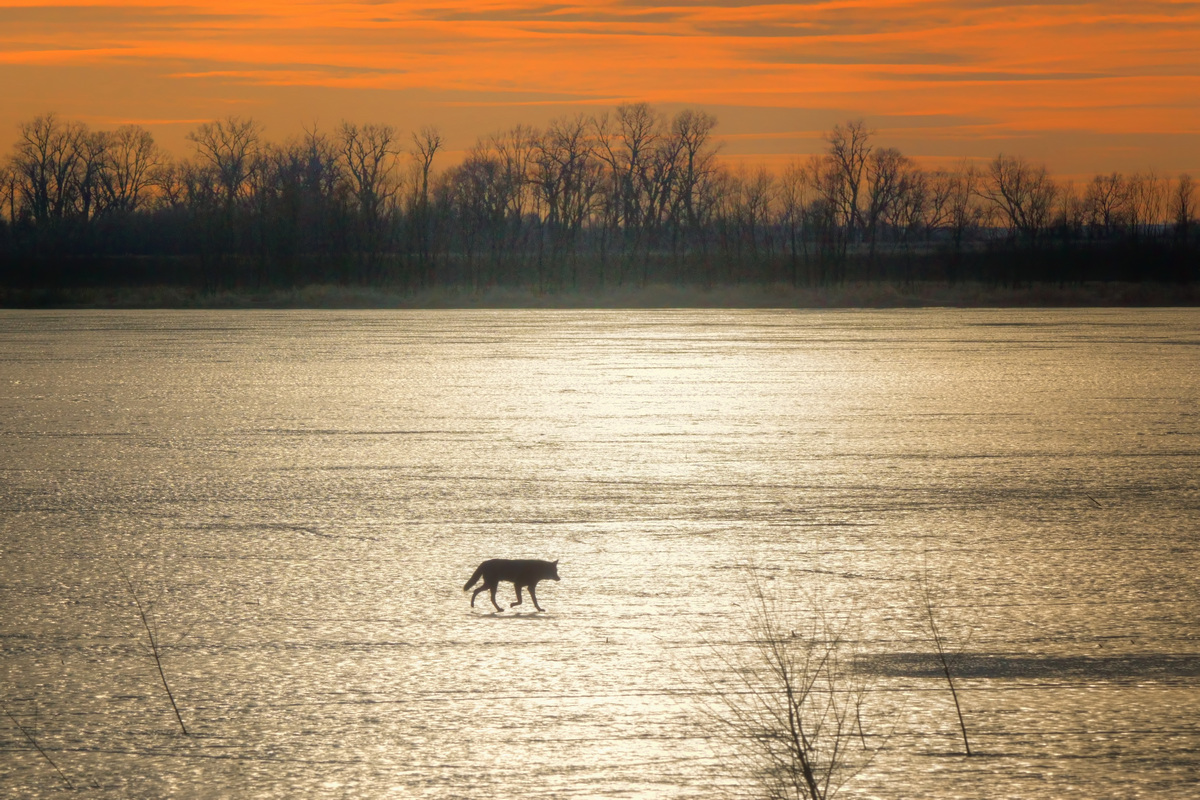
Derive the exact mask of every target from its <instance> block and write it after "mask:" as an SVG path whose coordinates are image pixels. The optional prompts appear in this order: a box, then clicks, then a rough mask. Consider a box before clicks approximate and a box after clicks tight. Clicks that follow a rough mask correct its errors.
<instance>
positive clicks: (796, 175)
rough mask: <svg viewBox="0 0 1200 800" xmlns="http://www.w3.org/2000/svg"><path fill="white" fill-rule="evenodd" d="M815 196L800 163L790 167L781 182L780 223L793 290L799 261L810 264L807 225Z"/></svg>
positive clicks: (797, 283)
mask: <svg viewBox="0 0 1200 800" xmlns="http://www.w3.org/2000/svg"><path fill="white" fill-rule="evenodd" d="M811 203H812V194H811V187H810V183H809V181H807V180H805V168H804V165H803V164H800V163H799V162H792V163H790V164H788V165H787V166H786V167H785V168H784V170H783V174H782V175H781V176H780V179H779V222H780V226H781V228H782V229H783V232H784V236H785V241H786V245H787V252H788V260H789V264H790V272H791V281H792V286H798V285H799V284H800V258H801V253H803V258H804V260H805V262H806V265H807V261H808V245H807V241H806V236H805V233H806V232H805V230H804V228H805V223H806V222H807V219H808V214H809V210H810V205H811Z"/></svg>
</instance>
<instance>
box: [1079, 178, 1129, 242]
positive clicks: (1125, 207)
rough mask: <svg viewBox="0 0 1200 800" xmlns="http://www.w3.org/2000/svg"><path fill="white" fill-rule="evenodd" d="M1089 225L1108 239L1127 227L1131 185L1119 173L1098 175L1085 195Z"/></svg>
mask: <svg viewBox="0 0 1200 800" xmlns="http://www.w3.org/2000/svg"><path fill="white" fill-rule="evenodd" d="M1084 205H1085V207H1086V208H1087V214H1088V223H1089V224H1090V225H1091V227H1092V229H1093V230H1094V231H1098V232H1099V234H1100V236H1101V237H1103V238H1105V239H1107V238H1108V237H1109V236H1111V235H1112V234H1113V233H1114V232H1115V231H1117V230H1119V229H1120V228H1121V227H1122V226H1124V225H1125V223H1126V220H1127V219H1128V213H1129V185H1128V182H1127V181H1126V180H1125V176H1124V175H1122V174H1121V173H1119V172H1113V173H1111V174H1109V175H1097V176H1096V177H1094V178H1092V182H1091V183H1089V184H1088V187H1087V192H1086V194H1085V195H1084Z"/></svg>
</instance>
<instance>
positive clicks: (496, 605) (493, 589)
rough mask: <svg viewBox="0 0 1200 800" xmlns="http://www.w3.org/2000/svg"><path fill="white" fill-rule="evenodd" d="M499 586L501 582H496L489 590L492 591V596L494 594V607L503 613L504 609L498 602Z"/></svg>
mask: <svg viewBox="0 0 1200 800" xmlns="http://www.w3.org/2000/svg"><path fill="white" fill-rule="evenodd" d="M499 585H500V581H496V582H495V583H493V584H492V585H491V586H489V587H488V588H489V589H491V594H492V605H494V606H495V607H496V610H497V611H503V610H504V609H503V608H501V607H500V604H499V603H497V602H496V587H498V586H499Z"/></svg>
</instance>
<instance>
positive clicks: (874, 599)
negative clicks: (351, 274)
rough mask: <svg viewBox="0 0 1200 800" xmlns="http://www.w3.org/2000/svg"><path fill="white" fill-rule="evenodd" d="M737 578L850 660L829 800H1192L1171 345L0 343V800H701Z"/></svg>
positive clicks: (806, 317)
mask: <svg viewBox="0 0 1200 800" xmlns="http://www.w3.org/2000/svg"><path fill="white" fill-rule="evenodd" d="M492 557H512V558H545V559H559V560H560V566H559V571H560V574H561V576H562V581H561V582H560V583H552V582H551V583H543V584H541V585H540V586H539V592H538V599H539V601H540V602H541V604H542V605H543V606H544V607H545V608H546V609H547V611H546V613H544V614H537V613H532V606H531V605H530V604H529V601H528V600H526V605H525V606H523V607H522V609H525V610H527V611H528V612H529V613H520V614H514V613H513V612H511V611H505V612H504V613H503V614H495V613H492V609H491V607H490V604H488V603H486V595H481V596H480V598H479V599H480V601H485V602H477V603H476V606H477V607H476V608H475V609H472V608H470V606H469V595H468V594H464V593H463V591H462V584H463V582H464V581H465V580H466V579H467V577H468V576H469V575H470V574H471V572H472V570H473V569H474V568H475V566H476V565H477V564H478V563H479V562H480V561H482V560H483V559H485V558H492ZM749 567H753V568H754V574H757V575H759V576H760V578H759V580H760V581H762V584H763V585H765V586H766V587H768V589H769V591H770V592H771V593H773V595H774V596H779V597H783V598H801V599H803V602H804V603H806V604H808V605H807V607H813V606H819V607H820V610H822V611H825V612H827V613H831V614H834V615H852V617H853V619H854V620H856V621H857V627H856V628H855V631H856V635H855V641H856V646H857V647H859V648H860V649H861V651H862V652H863V653H864V654H865V655H866V656H867V658H865V660H864V663H865V664H866V665H867V667H866V670H867V671H868V672H869V673H870V691H869V692H868V695H867V707H868V712H869V713H868V714H867V728H868V731H867V733H868V734H869V735H871V736H872V737H873V738H872V742H874V743H875V744H876V745H878V746H881V747H882V749H881V751H880V753H879V755H878V756H877V757H876V758H875V760H874V761H873V762H871V764H870V765H869V767H868V768H867V769H866V770H864V771H863V772H862V773H861V774H859V775H858V776H857V777H856V778H855V779H854V780H853V781H851V782H850V783H849V784H848V785H847V786H846V787H845V788H844V789H843V792H842V794H841V795H840V796H843V797H873V798H875V797H877V798H898V799H899V798H912V797H923V798H981V799H982V798H987V799H988V800H994V799H995V798H1029V797H1047V798H1051V797H1053V798H1059V797H1080V798H1132V797H1139V798H1179V797H1184V796H1187V795H1188V793H1189V792H1190V791H1194V788H1195V785H1196V783H1197V782H1198V781H1200V638H1198V637H1200V312H1197V311H1196V310H1100V311H1088V310H1068V311H1061V310H1054V311H986V310H984V311H954V310H918V311H862V312H854V311H836V312H791V311H789V312H771V311H732V312H725V311H711V310H705V311H511V310H509V311H430V312H340V311H327V312H299V311H287V312H179V311H172V312H90V311H89V312H83V311H80V312H18V311H0V700H3V703H4V710H5V715H3V716H0V794H3V795H4V796H5V797H8V796H12V797H55V796H59V795H60V794H61V793H62V790H63V789H64V788H65V782H64V779H63V777H60V776H59V775H58V774H57V773H56V771H55V769H54V768H53V767H52V766H51V765H50V763H49V760H53V762H54V763H55V764H57V766H58V768H59V769H61V770H62V773H63V775H65V776H66V779H68V780H70V781H71V782H72V783H73V784H74V785H75V786H76V787H84V788H87V789H88V790H89V793H90V794H92V795H94V796H107V797H122V798H125V797H162V796H178V797H228V796H254V797H263V798H271V797H278V798H291V797H348V796H361V797H384V796H395V797H430V798H447V797H461V798H479V797H489V796H514V797H524V798H551V797H572V796H574V797H588V798H592V797H595V798H631V797H688V798H716V797H719V796H721V789H722V787H725V786H728V784H729V782H730V781H733V780H736V778H735V777H733V776H731V775H730V774H729V772H728V770H727V769H726V767H727V766H728V764H729V759H728V758H727V757H726V755H725V751H724V750H723V746H722V744H721V742H720V740H719V739H718V738H716V737H715V736H714V734H715V733H716V731H714V729H713V728H714V726H713V724H712V723H711V721H710V720H707V719H706V718H705V717H704V716H703V715H702V714H701V713H700V712H699V708H698V707H699V706H700V705H703V703H704V702H705V698H706V696H707V695H709V694H710V692H711V690H710V683H709V681H708V680H706V679H705V678H704V677H703V674H702V673H703V672H704V671H705V670H718V671H719V669H720V668H721V667H720V664H721V657H722V654H723V653H724V652H726V651H728V650H731V649H737V648H738V647H739V646H740V645H739V643H741V642H745V641H746V640H747V638H748V637H749V636H750V633H749V632H748V627H747V616H746V608H747V602H746V598H747V583H748V577H747V576H748V575H749V574H750V573H751V570H749V569H748V568H749ZM921 576H926V577H928V579H929V583H930V585H931V586H933V587H934V588H935V589H936V597H937V605H938V613H939V614H940V615H941V618H942V620H943V621H944V628H945V630H946V632H947V633H948V635H949V637H950V641H951V644H953V645H954V646H955V647H956V648H958V649H962V650H963V651H964V652H963V657H962V659H961V661H960V662H958V664H957V667H956V669H957V671H958V673H959V682H958V688H959V699H960V700H961V702H962V705H963V713H964V718H965V723H966V726H967V728H968V731H969V734H970V737H971V746H972V749H973V750H974V751H975V752H976V755H975V756H973V757H971V758H966V757H964V756H963V755H962V744H963V742H962V737H961V733H960V731H959V727H958V719H957V717H956V716H955V712H954V706H953V701H952V700H951V697H950V695H949V693H948V691H947V690H946V684H945V681H944V680H943V679H940V678H939V674H938V672H937V671H936V666H935V662H934V661H933V660H932V658H931V653H932V652H933V645H932V642H931V637H930V636H929V633H928V631H927V629H926V627H925V625H924V622H923V617H922V614H923V613H924V609H923V608H922V607H920V605H919V603H918V602H917V597H918V594H917V592H916V590H915V586H916V585H915V580H916V579H917V578H918V577H921ZM126 579H128V580H129V581H130V582H132V583H133V584H134V586H135V587H136V590H137V593H138V595H139V598H140V599H141V600H142V601H143V603H145V604H146V605H147V606H149V607H150V610H151V612H152V614H151V616H152V618H153V620H154V623H155V625H156V629H157V631H158V636H159V638H160V640H161V641H162V643H163V644H164V645H165V646H166V648H165V650H164V651H163V655H162V663H163V667H164V670H165V673H166V675H167V678H168V680H169V682H170V684H171V688H172V690H173V691H174V694H175V697H176V700H177V701H178V704H179V708H180V713H181V715H182V717H183V720H184V722H185V723H186V725H187V727H188V729H189V731H190V733H191V735H190V736H183V735H182V734H181V732H180V728H179V724H178V722H177V721H176V719H175V716H174V714H173V712H172V710H171V706H170V703H169V701H168V699H167V696H166V693H165V691H164V689H163V686H162V683H161V681H160V679H159V675H158V672H157V670H156V667H155V662H154V659H153V657H152V656H151V654H150V652H149V650H148V647H147V642H146V633H145V630H144V629H143V628H142V624H141V622H140V619H139V617H138V612H137V609H136V607H135V605H134V603H133V598H132V596H131V594H130V591H129V588H128V587H127V585H126V582H125V581H126ZM500 594H501V596H502V597H503V598H505V600H506V602H511V601H512V591H511V587H510V586H508V585H505V586H504V587H503V588H502V589H501V592H500ZM18 723H19V724H20V727H18ZM22 728H23V729H24V731H25V733H23V732H22ZM26 733H28V736H26ZM30 738H32V739H33V740H34V741H36V742H37V744H38V745H39V746H40V747H41V748H42V749H43V750H44V751H45V754H46V756H47V757H48V758H47V757H43V755H41V754H39V752H38V751H37V750H36V749H34V747H33V745H32V744H31V742H30Z"/></svg>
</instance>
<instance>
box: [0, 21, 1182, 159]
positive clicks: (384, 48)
mask: <svg viewBox="0 0 1200 800" xmlns="http://www.w3.org/2000/svg"><path fill="white" fill-rule="evenodd" d="M1197 42H1200V2H1170V1H1169V0H1149V1H1148V2H1138V3H1130V2H1128V0H1122V1H1121V2H1118V1H1117V0H1101V1H1100V2H1065V1H1059V2H1055V1H1054V0H1040V1H1039V2H1009V3H1002V2H991V1H990V0H961V1H951V0H816V1H811V2H772V1H771V0H676V1H675V2H670V3H653V2H643V0H597V1H596V2H588V3H585V2H562V3H546V2H540V3H539V2H521V1H520V0H477V1H472V0H440V1H439V0H430V1H429V2H404V1H401V0H381V1H380V2H357V1H355V0H341V1H337V0H334V1H325V0H300V2H283V0H270V1H268V2H253V0H251V1H248V2H233V0H180V2H176V3H170V4H166V3H162V2H151V0H128V2H126V1H125V0H122V2H111V1H110V2H108V3H92V2H58V1H57V0H50V1H49V2H43V3H40V4H39V3H35V4H27V5H16V6H13V5H10V6H5V7H3V8H0V83H4V82H5V81H6V72H5V70H8V71H9V72H8V73H7V75H8V77H9V78H11V77H12V76H13V75H17V74H18V73H17V72H13V71H14V70H19V74H20V76H21V80H22V81H26V82H27V81H29V80H35V81H36V80H37V79H38V78H37V76H38V75H45V76H49V75H50V74H51V73H50V72H46V71H47V70H53V69H56V68H83V67H87V68H90V69H94V70H100V71H103V70H113V72H112V75H113V76H114V77H113V80H117V77H116V76H117V75H121V76H128V75H131V74H140V75H142V76H143V79H144V80H146V79H149V78H150V77H153V78H154V80H153V81H151V82H150V83H148V84H147V85H151V84H152V85H153V87H154V92H162V91H164V89H163V87H170V90H169V91H170V92H171V93H174V94H176V95H177V96H174V97H171V98H169V99H170V103H171V105H172V112H171V113H169V114H168V113H166V112H160V110H159V106H161V105H163V103H165V102H166V100H165V99H164V98H163V97H160V96H156V95H155V94H154V92H151V91H144V94H145V96H144V98H142V103H143V105H144V111H143V113H142V115H141V116H143V117H144V118H149V119H153V118H168V117H169V118H177V117H180V116H181V115H179V114H178V110H177V108H178V106H179V104H180V103H181V102H184V100H185V99H186V98H187V97H189V96H192V95H190V94H189V93H195V94H194V96H195V98H196V99H195V102H196V103H197V105H198V106H199V105H202V104H203V103H210V104H211V103H212V102H214V97H215V95H216V94H219V93H221V92H224V93H225V95H226V96H227V99H228V101H229V102H231V103H232V102H250V100H248V99H247V98H251V95H248V94H246V92H247V91H248V87H259V88H258V89H256V90H255V93H254V94H253V96H252V98H253V101H254V102H266V100H265V99H264V98H267V97H269V96H271V95H270V92H271V91H275V92H279V91H283V90H284V89H288V88H291V89H303V88H305V87H308V88H311V89H322V90H324V89H329V90H338V91H368V90H371V91H374V90H380V91H384V90H386V91H418V92H422V93H424V94H423V96H425V97H428V98H435V100H434V101H433V102H436V98H437V97H439V96H440V97H442V98H443V99H444V102H445V103H447V104H450V103H453V104H462V103H464V102H467V103H470V102H474V103H477V104H479V107H480V109H481V110H480V112H479V113H480V118H481V122H480V126H479V127H480V131H479V132H484V131H486V130H488V129H490V127H491V126H490V125H489V124H487V121H486V120H487V118H489V117H490V116H494V115H493V114H492V112H491V111H485V110H484V109H494V108H495V107H496V106H497V104H501V105H502V104H505V103H514V104H516V103H521V102H531V101H530V99H529V98H551V99H553V101H554V102H561V103H568V102H577V103H594V102H597V101H598V100H607V99H609V98H625V99H631V100H636V99H644V100H649V101H652V102H657V103H664V104H700V105H710V106H714V107H722V108H729V109H738V108H741V109H744V114H745V115H746V118H747V119H754V118H755V114H758V113H760V112H757V111H754V110H753V109H756V108H775V109H781V110H789V109H790V110H791V111H792V112H794V113H795V114H797V115H799V114H801V113H802V112H807V111H815V110H817V109H833V108H836V109H846V110H848V112H850V113H858V114H864V115H870V116H872V117H874V118H878V119H888V118H899V117H901V116H905V115H907V116H910V117H911V116H922V115H923V116H925V117H928V118H930V119H938V118H942V117H945V116H946V115H955V116H964V117H970V118H972V119H976V120H989V121H990V122H987V123H980V124H983V125H985V126H990V127H988V130H989V131H991V132H992V133H995V134H996V135H1002V134H1003V133H1004V131H1006V130H1008V131H1016V130H1018V129H1019V130H1043V131H1063V130H1089V131H1093V132H1096V133H1104V132H1112V133H1117V132H1120V133H1122V134H1124V133H1128V132H1130V131H1131V130H1132V129H1135V128H1138V127H1139V126H1141V128H1142V129H1144V130H1147V131H1151V132H1159V133H1166V132H1170V133H1175V134H1180V133H1187V132H1192V133H1197V132H1200V55H1198V54H1197V51H1200V48H1198V47H1197V46H1196V43H1197ZM181 65H188V66H184V67H182V68H181ZM130 68H136V69H132V70H131V69H130ZM39 70H40V71H42V72H39ZM125 79H127V78H121V80H125ZM47 80H48V81H49V78H47ZM51 83H52V82H48V83H47V92H48V91H49V86H50V84H51ZM201 85H202V88H200V87H201ZM220 87H224V89H221V88H220ZM116 88H120V87H114V89H116ZM125 88H126V89H127V90H128V91H129V92H138V91H139V88H138V87H137V86H133V85H131V86H128V87H125ZM260 90H261V91H260ZM26 96H29V97H39V99H40V100H41V102H42V104H41V105H39V106H38V107H36V108H33V107H24V106H21V104H20V102H25V101H24V100H21V98H24V97H26ZM464 97H470V98H474V99H473V100H470V101H465V100H464V99H463V98H464ZM181 98H184V100H181ZM517 98H522V99H517ZM8 99H9V100H10V102H8V103H7V104H6V105H7V108H5V109H4V110H2V111H0V123H4V122H5V120H6V119H9V118H10V117H11V116H12V115H25V116H27V115H29V114H30V113H36V112H38V111H41V110H44V108H45V106H46V105H56V106H58V107H59V110H60V111H61V112H63V113H69V111H70V108H68V107H65V106H63V105H62V104H58V103H55V102H54V98H53V97H52V96H46V94H45V93H43V94H42V95H41V96H39V94H38V93H37V92H35V91H29V92H25V93H23V94H21V95H20V97H19V98H18V97H14V98H8ZM18 100H20V102H16V101H18ZM533 102H540V101H537V100H534V101H533ZM5 115H7V116H5ZM184 116H186V115H184ZM727 116H728V115H727ZM738 121H739V125H740V124H741V122H742V121H743V120H742V119H741V118H739V120H738ZM764 125H765V123H764ZM946 130H950V128H946ZM762 133H763V136H764V137H767V136H775V135H776V134H777V133H778V131H777V130H774V129H768V128H767V127H764V128H763V130H762Z"/></svg>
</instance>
